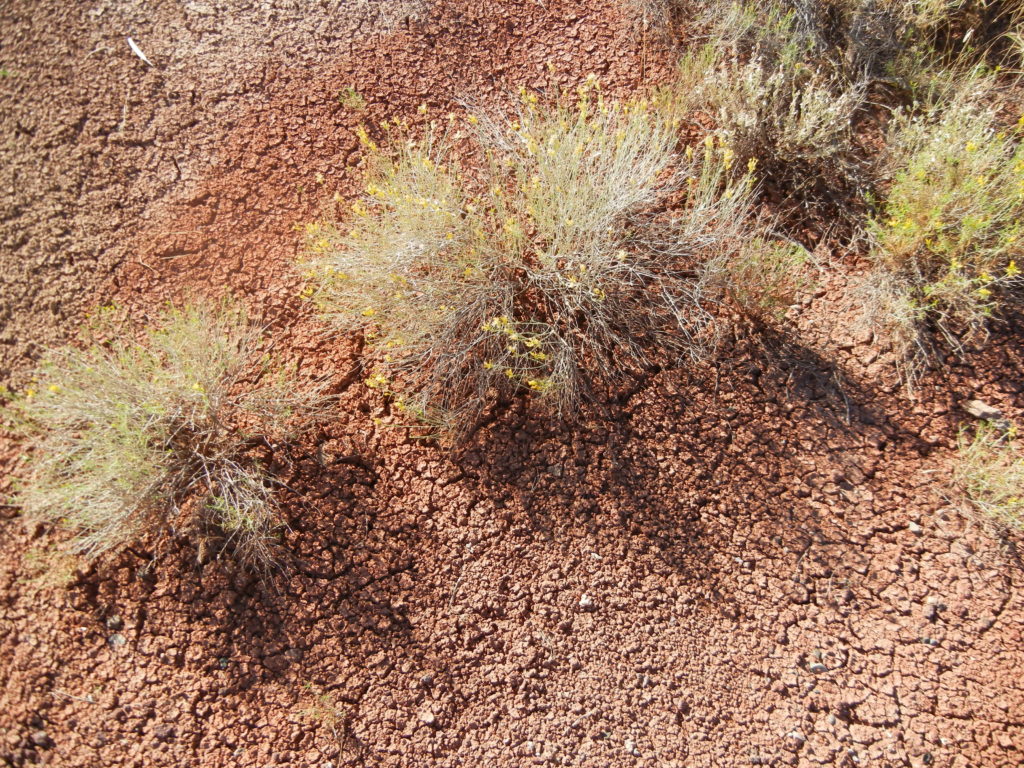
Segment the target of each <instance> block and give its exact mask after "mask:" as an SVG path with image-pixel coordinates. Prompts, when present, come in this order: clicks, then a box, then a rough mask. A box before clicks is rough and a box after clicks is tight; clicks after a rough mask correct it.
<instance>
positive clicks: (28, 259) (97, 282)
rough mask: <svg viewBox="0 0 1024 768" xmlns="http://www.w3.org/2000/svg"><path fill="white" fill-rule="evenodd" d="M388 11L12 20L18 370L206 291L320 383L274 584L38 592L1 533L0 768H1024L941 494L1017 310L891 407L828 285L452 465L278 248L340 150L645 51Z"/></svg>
mask: <svg viewBox="0 0 1024 768" xmlns="http://www.w3.org/2000/svg"><path fill="white" fill-rule="evenodd" d="M390 10H392V11H393V10H394V8H393V7H391V8H390ZM413 10H414V11H415V12H416V13H417V14H418V18H411V17H408V16H406V15H404V14H403V13H398V14H391V17H390V18H389V19H387V22H388V24H389V25H390V26H388V27H387V28H385V27H384V26H383V24H382V20H381V19H379V18H377V17H375V16H372V15H369V16H368V15H366V13H363V12H360V13H357V12H355V11H346V12H342V11H341V10H339V8H338V7H337V6H334V5H332V4H330V3H325V4H323V5H322V6H320V7H318V9H317V10H315V11H314V10H310V8H308V7H306V4H305V3H297V2H296V3H292V4H289V3H286V2H283V0H275V1H274V2H272V3H267V4H265V5H264V4H260V6H259V7H258V8H257V7H246V9H243V10H238V9H237V8H236V9H234V10H232V9H228V8H227V7H226V6H225V7H221V6H220V5H217V4H213V3H210V4H206V3H186V4H184V5H176V4H171V3H166V4H156V5H155V6H153V7H147V8H145V9H143V8H141V7H139V6H135V5H133V4H129V3H126V2H125V3H119V2H107V3H103V2H101V3H98V4H97V5H96V6H95V7H88V6H81V7H78V8H67V7H65V5H64V4H63V3H57V2H51V3H38V4H37V3H33V2H21V3H10V4H8V5H7V6H5V8H4V10H3V21H2V24H0V57H2V59H0V65H3V66H4V67H6V68H7V69H8V70H9V71H11V72H13V73H14V74H13V76H8V77H6V78H4V79H0V104H2V110H0V126H2V129H3V136H4V139H5V144H4V145H3V147H2V148H0V154H2V157H3V163H2V166H0V167H2V171H0V173H3V178H2V179H0V181H2V182H3V183H2V184H0V200H2V206H3V207H2V209H0V210H2V219H3V223H2V227H3V229H2V235H3V237H2V241H0V243H2V245H0V248H2V250H0V258H2V266H3V271H2V280H3V307H2V312H3V314H2V315H0V316H2V317H3V329H2V335H0V342H2V344H3V346H0V355H2V356H0V375H2V378H3V379H5V380H7V381H9V382H12V383H14V384H16V385H17V384H20V383H21V382H23V381H24V379H25V377H26V376H27V372H28V371H29V370H30V368H31V361H32V359H33V357H34V356H35V355H36V354H37V348H36V347H35V346H34V345H35V344H37V343H50V342H53V341H56V340H58V339H61V338H67V337H68V336H69V335H70V334H71V332H73V330H74V328H75V326H76V325H77V323H78V320H79V318H80V317H81V314H82V313H83V312H84V311H86V310H87V309H89V308H90V307H91V306H94V305H95V304H98V303H101V302H105V301H109V300H116V301H117V302H119V303H121V304H123V305H124V306H125V307H126V311H128V312H130V313H131V314H132V315H133V317H136V318H138V319H142V318H144V317H145V316H146V314H147V312H149V311H151V310H152V308H154V307H156V306H158V305H159V303H160V302H162V301H164V300H166V299H167V298H172V297H179V298H180V297H184V296H192V295H195V294H196V293H213V294H217V293H222V292H224V291H225V290H231V291H233V292H235V293H238V294H241V295H244V296H246V297H247V298H249V299H250V300H251V301H252V303H253V304H254V306H256V307H259V308H261V309H262V310H264V311H265V312H266V314H267V316H268V318H270V319H272V320H274V321H275V326H274V331H275V333H276V335H277V338H278V339H279V343H280V345H281V347H282V349H283V350H285V352H286V354H287V355H288V356H290V357H292V358H294V359H296V360H298V361H299V362H300V363H301V370H302V372H303V374H304V375H311V376H312V375H320V374H323V373H330V374H332V375H334V376H335V377H336V380H337V381H338V382H339V386H344V387H345V389H344V391H343V394H342V398H341V403H340V405H339V408H338V414H337V419H336V420H334V421H332V422H331V423H330V424H329V426H328V427H327V428H326V429H325V430H324V432H323V434H321V435H318V436H317V437H316V439H315V440H314V441H311V442H310V444H308V445H306V446H303V447H302V448H300V449H297V450H295V451H294V452H293V454H292V455H290V456H288V457H287V462H283V463H282V466H281V467H280V468H279V469H280V472H281V473H282V475H283V477H284V479H285V481H286V482H287V483H288V485H289V486H290V488H292V489H293V491H294V494H292V495H290V496H289V497H288V498H286V499H285V502H286V509H287V513H288V517H289V524H290V526H291V532H290V533H289V535H288V537H287V549H288V551H289V552H290V553H292V556H291V557H290V559H288V560H287V562H286V563H285V565H284V567H283V569H282V570H281V572H280V573H277V574H276V575H274V576H273V577H272V578H270V579H268V580H266V581H262V582H261V581H258V580H255V579H248V578H246V577H244V576H240V575H238V574H235V573H232V572H231V570H230V569H229V568H228V567H226V566H225V565H223V564H219V563H214V564H211V565H207V566H206V567H205V568H199V567H197V566H196V565H195V564H194V557H195V553H194V552H193V551H191V550H189V548H188V547H187V546H186V545H184V543H182V544H181V545H180V546H178V545H176V546H173V547H172V548H171V551H170V552H169V553H165V554H164V556H163V557H162V558H161V559H159V560H157V561H156V562H155V563H150V562H149V560H148V559H147V558H146V557H145V556H146V555H147V553H148V550H147V546H148V543H146V542H143V543H142V544H140V546H139V547H137V548H135V551H134V552H130V553H126V554H124V555H122V556H120V557H118V558H115V559H110V560H105V561H101V562H99V563H97V564H96V566H95V567H93V568H84V567H83V568H80V569H79V570H78V571H77V572H76V573H75V574H74V575H73V577H72V580H71V583H70V585H68V586H66V587H64V586H56V585H47V584H45V583H41V582H40V581H39V579H38V578H37V573H38V571H37V569H36V567H35V566H34V564H33V560H32V558H31V557H26V556H25V555H26V553H30V552H31V551H32V550H33V549H34V548H38V547H40V546H45V545H48V544H52V543H53V542H54V541H57V540H59V538H60V537H59V535H55V534H53V533H52V532H51V531H48V530H46V529H44V528H43V527H40V526H26V525H25V524H24V523H23V522H22V521H21V520H20V519H19V517H18V516H17V510H16V508H12V507H0V512H2V513H3V515H4V519H3V520H2V521H0V527H2V532H3V536H4V541H5V542H6V547H5V554H4V555H3V556H2V557H0V683H3V685H2V693H0V759H3V760H4V761H5V762H6V764H9V765H17V766H21V765H32V764H43V765H51V766H73V767H75V768H86V767H87V766H88V767H92V766H203V767H204V768H205V767H206V766H266V765H288V766H315V767H317V768H326V766H329V765H331V766H363V765H365V766H434V765H436V766H525V765H579V766H595V767H597V766H684V765H685V766H732V765H848V766H864V765H870V766H890V765H892V766H925V765H936V766H986V767H987V766H1018V765H1020V764H1022V763H1024V682H1022V675H1021V669H1022V667H1024V645H1022V640H1024V636H1022V635H1024V621H1022V619H1024V605H1022V600H1021V597H1020V587H1021V583H1022V578H1021V575H1022V571H1021V568H1020V565H1019V561H1016V560H1015V559H1014V558H1013V556H1012V554H1008V553H1007V552H1006V550H1005V548H1003V547H1001V546H1000V544H999V543H998V542H997V541H996V540H994V539H993V538H992V536H991V535H990V534H989V533H987V532H986V531H985V530H983V529H982V528H981V527H980V526H979V525H977V524H973V523H970V522H969V521H968V519H967V518H966V517H965V516H964V515H963V514H961V512H960V511H959V509H958V502H957V501H956V499H955V498H953V499H951V500H947V498H946V496H945V494H946V493H947V489H946V485H945V478H946V477H947V476H948V471H949V468H950V466H951V459H952V447H953V444H954V441H955V435H956V430H957V428H958V427H959V426H960V425H961V424H963V423H965V420H966V419H968V418H969V417H967V416H966V414H964V413H963V411H962V410H961V408H960V403H961V402H962V401H963V400H965V399H968V398H971V397H975V396H978V397H982V399H985V400H986V401H987V402H989V403H990V404H992V405H995V406H998V407H1000V408H1002V409H1003V410H1004V412H1005V413H1006V414H1007V415H1008V416H1010V417H1015V418H1020V417H1021V415H1022V406H1024V400H1022V391H1024V388H1022V386H1021V384H1020V382H1021V373H1022V366H1024V347H1022V345H1021V343H1020V340H1019V339H1020V337H1019V332H1018V329H1019V328H1020V327H1021V320H1020V318H1014V319H1012V321H1011V322H1010V323H1009V324H1008V325H1007V326H1006V327H1002V328H999V329H997V333H996V336H995V338H994V339H993V340H992V342H991V343H990V344H989V345H988V347H987V348H986V349H985V350H984V351H981V352H978V353H977V354H974V355H973V356H972V357H971V361H972V363H973V365H966V364H960V363H951V364H950V365H949V366H948V367H947V368H946V369H945V372H944V373H943V374H942V375H941V376H940V375H938V374H935V375H934V376H932V377H931V378H930V379H929V380H928V381H927V382H926V385H925V387H924V388H923V389H922V392H921V397H920V399H919V401H918V402H916V403H915V402H910V401H908V400H907V399H906V398H905V397H903V396H902V395H901V394H899V392H898V390H897V389H896V387H894V386H893V384H892V383H891V374H892V366H891V360H889V358H888V356H887V353H886V350H885V349H884V347H882V345H880V344H879V343H878V342H877V341H875V340H874V339H872V338H871V337H870V336H857V335H856V334H854V335H852V336H851V335H850V331H849V330H848V328H849V327H850V325H851V323H850V318H849V316H848V315H845V314H843V312H844V311H845V310H844V309H842V308H844V307H846V306H847V305H848V303H849V302H848V297H849V296H850V295H851V289H850V286H851V284H852V282H853V279H854V276H853V275H849V274H846V273H849V272H850V271H851V267H850V265H848V264H846V265H844V264H843V263H842V262H841V261H840V260H839V259H834V260H832V261H831V262H830V263H829V264H828V265H827V266H826V267H825V269H824V271H823V274H822V275H821V280H820V282H821V287H820V289H819V290H818V291H817V295H816V296H815V297H813V298H811V297H808V299H807V300H806V301H805V302H804V303H803V304H802V305H801V306H800V307H799V308H796V309H794V310H793V311H792V312H791V314H790V322H789V323H788V326H787V329H786V334H785V335H781V336H780V337H779V338H778V339H775V340H771V341H766V340H765V339H763V338H762V339H761V340H760V341H759V342H758V343H757V344H755V343H754V342H753V341H751V339H752V338H754V337H752V336H750V335H749V334H747V333H745V332H737V334H736V336H735V338H734V339H731V340H729V341H727V342H726V343H725V344H724V345H723V349H722V350H721V354H720V355H719V357H718V358H717V362H714V363H708V364H706V365H703V366H700V367H697V368H696V369H689V370H681V369H679V370H675V369H666V370H663V371H660V372H657V373H651V374H649V375H646V376H645V377H643V378H642V379H640V380H638V381H637V382H636V384H635V386H632V387H630V388H628V389H624V390H621V391H616V392H611V393H609V394H608V397H607V401H606V402H605V403H604V404H603V405H601V406H599V407H598V406H594V407H591V408H587V409H585V410H584V412H583V413H582V414H581V418H580V419H579V421H578V423H577V424H575V425H568V426H564V425H558V424H555V423H552V422H550V421H548V420H546V419H545V418H544V417H543V415H542V414H541V413H539V412H536V411H534V410H532V409H531V407H530V405H529V403H528V402H527V401H517V402H515V403H513V404H512V405H511V406H510V407H509V408H508V409H506V410H502V411H499V412H497V413H496V415H495V418H494V420H493V421H491V422H490V423H489V424H488V425H487V426H486V427H485V428H484V429H482V430H481V431H480V432H479V433H477V434H476V435H475V436H474V439H473V441H472V443H471V444H470V445H469V446H468V447H467V448H466V449H464V450H463V451H461V452H459V453H456V454H453V453H450V452H447V451H444V450H442V449H439V448H437V447H436V446H434V445H433V444H431V443H429V442H424V441H422V440H418V439H415V431H413V432H410V431H409V430H406V429H403V428H401V427H399V426H396V425H399V424H400V423H401V422H400V421H399V420H398V419H397V418H396V417H395V416H393V415H392V414H390V413H389V411H388V409H387V406H386V403H384V402H383V401H382V400H381V399H379V398H378V397H377V396H376V395H375V394H373V393H372V392H370V391H368V390H367V389H366V388H365V387H363V386H362V385H361V383H360V382H359V377H353V376H349V375H347V374H348V373H349V372H350V371H351V370H353V368H354V367H355V365H356V364H357V358H356V357H355V356H354V348H353V341H352V340H349V339H333V340H332V339H328V338H326V337H325V336H323V335H322V334H319V333H318V332H317V327H318V326H317V325H316V322H315V320H314V319H313V318H312V316H311V312H310V310H309V308H308V307H307V306H306V305H304V304H303V303H302V302H301V301H299V300H298V298H297V294H298V292H299V290H300V287H301V277H300V275H299V273H298V272H297V270H296V269H295V267H294V260H295V257H296V254H297V252H298V239H299V238H298V235H297V234H296V233H295V232H294V229H293V227H294V225H295V224H296V223H299V222H303V221H308V220H310V219H311V218H312V217H314V216H316V215H317V212H318V211H319V210H321V209H322V206H323V205H325V204H326V201H327V200H329V199H330V197H331V195H332V194H333V193H334V191H336V190H338V191H341V192H342V194H343V195H344V194H349V193H351V192H352V191H353V190H354V189H355V188H356V185H357V184H358V183H359V172H358V168H357V167H356V166H357V165H358V163H359V159H360V157H359V152H358V148H357V141H356V138H355V134H354V129H355V127H356V126H357V125H358V124H360V123H366V124H369V125H377V124H379V122H380V121H381V120H384V119H393V118H395V117H405V118H408V119H410V120H412V121H415V120H421V121H422V120H429V119H431V117H434V118H435V119H444V116H445V115H446V114H447V112H448V111H457V112H461V110H462V108H461V106H460V105H459V100H460V99H461V98H465V97H472V98H474V99H476V100H478V101H480V102H482V103H484V104H485V105H494V106H497V105H500V104H502V103H504V102H505V100H506V99H507V97H508V94H509V93H510V92H514V91H515V89H516V88H518V86H519V85H525V86H527V87H531V88H538V89H540V88H544V89H550V88H553V87H554V85H555V84H556V82H558V83H561V84H564V85H572V84H575V83H577V82H579V81H580V80H581V79H582V78H583V77H584V76H585V74H586V73H587V72H591V71H593V72H595V73H597V74H598V75H599V76H600V77H601V79H602V81H603V82H604V83H605V86H606V87H607V88H608V89H609V90H610V91H612V92H613V93H620V94H626V93H629V92H630V90H631V89H633V88H635V87H636V86H637V85H639V84H641V83H643V82H645V81H650V80H652V79H653V80H657V79H658V78H660V77H662V76H664V74H665V72H666V69H667V66H668V62H670V60H671V57H670V52H669V51H668V50H667V43H665V42H664V41H656V40H654V39H652V38H651V37H647V36H644V35H642V34H641V33H640V32H638V30H637V27H636V26H635V25H633V24H632V23H631V22H630V21H629V20H628V19H627V18H626V17H625V16H624V15H623V13H622V12H621V11H620V10H619V9H618V8H617V7H616V6H615V5H613V4H611V3H604V2H601V3H588V4H586V5H584V4H582V3H570V2H556V1H555V0H549V1H548V2H546V3H540V2H530V1H528V0H523V1H522V2H501V3H498V2H494V3H468V2H444V1H442V2H439V3H438V4H437V5H435V6H434V7H432V8H420V9H418V10H417V9H413ZM126 35H131V36H132V37H133V38H134V39H135V40H136V41H137V42H138V43H139V44H140V46H141V47H142V49H143V50H144V51H145V52H146V54H147V56H149V58H150V59H151V60H152V61H153V62H154V64H155V65H156V66H155V67H153V68H148V67H146V66H145V65H144V64H143V63H142V62H141V61H139V60H138V59H137V58H135V57H134V55H133V54H131V52H130V51H129V50H128V48H127V44H126V43H125V40H124V37H125V36H126ZM548 62H551V63H552V68H553V69H554V73H552V71H551V68H549V67H548V65H547V64H548ZM348 86H353V87H355V88H356V90H358V91H359V93H360V94H361V95H362V96H363V97H364V98H365V100H366V104H367V106H366V109H365V110H361V111H357V110H352V109H348V108H345V107H343V106H342V105H341V104H340V103H339V102H338V100H337V98H336V96H337V94H338V92H339V91H340V90H342V89H344V88H346V87H348ZM423 103H425V104H427V107H428V112H427V116H426V118H424V117H422V116H420V115H419V113H418V110H417V108H418V106H419V105H420V104H423ZM317 174H323V177H324V183H322V184H321V183H319V182H318V176H317ZM16 451H17V446H15V445H13V444H11V442H10V441H9V440H8V441H6V442H4V443H2V444H0V453H2V454H3V455H4V456H6V460H5V463H4V465H3V467H4V477H3V478H2V479H0V491H6V490H8V488H9V484H10V474H11V472H12V471H13V469H14V468H15V466H16V461H15V458H14V457H15V455H16ZM318 694H326V695H327V699H325V700H323V701H321V703H320V705H319V706H317V695H318ZM328 700H329V702H330V704H325V703H323V702H324V701H328ZM312 710H316V711H315V712H314V711H312ZM332 715H333V716H332Z"/></svg>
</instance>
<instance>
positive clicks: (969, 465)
mask: <svg viewBox="0 0 1024 768" xmlns="http://www.w3.org/2000/svg"><path fill="white" fill-rule="evenodd" d="M958 449H959V450H958V454H957V461H956V465H955V467H954V472H953V481H954V483H955V484H956V485H957V486H959V488H960V489H961V491H963V493H964V494H965V495H966V496H967V499H968V501H969V502H970V503H971V505H972V506H973V507H974V508H975V509H976V510H977V511H978V512H980V513H981V514H982V515H983V516H984V517H985V518H987V519H988V520H990V521H992V522H994V523H996V524H997V525H1000V526H1006V527H1009V528H1016V529H1017V530H1022V529H1024V454H1022V453H1021V446H1020V441H1019V440H1018V437H1017V429H1016V427H1010V428H1009V430H1003V429H1001V428H1000V427H998V426H996V425H992V424H987V423H982V424H981V425H980V426H979V427H978V429H977V430H976V432H975V434H974V436H973V437H971V436H969V433H968V432H967V431H966V430H965V431H962V432H961V433H960V437H959V440H958Z"/></svg>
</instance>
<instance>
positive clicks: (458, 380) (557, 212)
mask: <svg viewBox="0 0 1024 768" xmlns="http://www.w3.org/2000/svg"><path fill="white" fill-rule="evenodd" d="M535 101H536V99H535V98H534V97H533V96H532V95H525V94H524V98H523V104H522V107H521V110H520V112H519V114H518V117H517V119H516V120H514V121H511V122H507V121H504V120H494V119H489V118H484V119H479V118H476V117H471V118H470V122H471V123H472V125H473V131H472V132H473V133H474V137H475V141H476V143H477V144H478V145H479V147H480V149H481V152H482V155H483V157H484V158H485V162H484V164H483V165H484V167H483V169H482V171H480V172H479V173H477V174H475V175H473V176H472V177H471V176H470V175H469V174H468V173H465V174H464V173H462V172H461V170H460V168H459V166H458V165H457V164H456V163H455V162H454V161H453V159H452V157H451V144H450V143H449V142H448V141H446V140H444V139H440V140H437V141H423V142H406V143H404V144H402V145H400V146H399V147H397V149H396V150H395V152H394V154H393V155H389V154H386V153H382V152H379V151H375V147H373V146H372V143H371V142H369V140H366V141H364V143H365V144H366V145H367V148H368V149H369V150H370V152H371V154H372V156H373V157H372V170H371V172H370V174H369V179H368V181H369V183H368V185H367V194H366V195H365V196H364V198H363V199H361V200H360V201H358V202H357V203H356V204H355V205H354V206H353V212H354V214H355V216H354V219H353V220H352V221H350V222H346V223H345V224H327V225H314V226H312V227H311V228H310V229H311V232H310V242H309V246H310V249H311V251H312V252H313V258H314V262H315V264H314V267H315V268H314V274H315V275H316V281H317V288H316V300H317V301H318V302H319V303H320V305H321V307H322V308H323V310H324V311H325V312H326V313H327V314H328V315H329V316H331V317H333V318H334V319H335V320H336V321H337V322H338V324H339V325H340V326H341V327H343V328H357V327H362V328H365V329H366V335H367V339H368V340H369V341H370V342H371V343H372V345H373V347H374V348H375V349H376V350H377V351H378V354H377V356H376V357H375V362H376V368H375V369H374V371H373V372H372V375H371V376H370V377H369V379H368V383H369V384H370V385H371V386H375V387H379V388H381V389H382V390H385V391H387V392H389V393H393V394H395V397H396V402H397V404H398V406H399V407H400V408H404V409H407V410H409V411H411V412H413V413H415V414H417V415H418V416H420V417H421V418H425V419H427V420H429V421H434V422H436V423H438V424H440V425H442V426H443V427H446V428H450V429H452V430H453V431H454V432H455V433H458V432H459V431H460V430H463V429H465V428H468V427H470V426H471V425H472V424H473V422H474V421H475V419H476V417H477V416H478V415H479V414H480V412H481V409H482V408H483V407H484V406H485V404H486V402H487V401H488V399H489V398H490V397H491V396H493V395H509V394H511V393H513V392H515V391H518V390H524V389H525V390H532V391H534V392H535V393H537V394H539V395H542V396H543V398H544V399H545V400H546V401H547V402H548V403H551V404H552V405H553V407H554V410H555V411H556V412H558V413H561V414H566V413H568V412H570V411H571V410H572V409H573V407H574V406H575V405H576V404H577V403H578V402H579V400H580V398H581V397H583V396H585V395H587V394H588V393H589V392H590V390H591V383H592V382H593V381H594V380H601V381H609V380H614V379H615V378H616V377H618V376H619V375H621V374H622V373H623V372H624V371H625V370H627V369H628V368H629V366H630V365H643V364H646V363H647V362H649V361H650V360H651V359H652V356H653V357H658V356H662V355H666V356H672V357H676V358H678V357H689V358H694V357H699V356H700V355H701V354H702V353H703V352H704V351H705V349H706V344H707V341H708V330H709V327H710V326H711V319H712V318H711V315H710V314H709V312H708V310H707V308H706V304H707V302H708V300H709V297H708V294H707V292H708V285H709V282H710V281H709V279H708V276H707V274H706V272H705V271H704V269H703V268H702V265H703V264H705V263H706V262H708V261H710V260H712V257H714V256H716V255H718V254H720V253H721V252H722V251H723V250H727V249H730V248H735V247H736V246H737V245H738V244H739V243H740V242H741V241H742V240H743V239H744V238H745V237H746V236H747V228H748V225H747V224H746V223H745V221H746V218H747V213H748V208H749V200H750V187H751V181H750V179H749V178H748V177H742V178H740V179H738V180H734V181H728V180H727V175H728V174H726V172H725V171H726V168H725V165H724V163H723V156H722V153H721V151H719V150H718V149H716V148H714V147H707V148H705V149H703V150H700V151H697V152H693V151H692V150H691V152H690V153H689V155H686V154H680V153H679V152H677V137H676V132H675V130H674V128H673V126H672V124H671V122H670V120H668V119H667V118H666V117H664V116H663V115H662V114H660V113H659V112H658V111H656V110H654V109H652V108H651V106H650V105H649V104H646V103H643V102H641V103H632V104H616V103H609V102H606V101H605V100H604V99H603V98H602V97H601V96H600V94H599V93H597V95H595V94H594V84H593V83H590V85H589V86H588V87H586V88H584V89H581V95H580V98H579V100H578V101H574V102H572V103H569V104H567V105H564V106H554V107H550V108H549V107H547V106H545V107H539V106H538V105H537V104H536V103H535Z"/></svg>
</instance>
